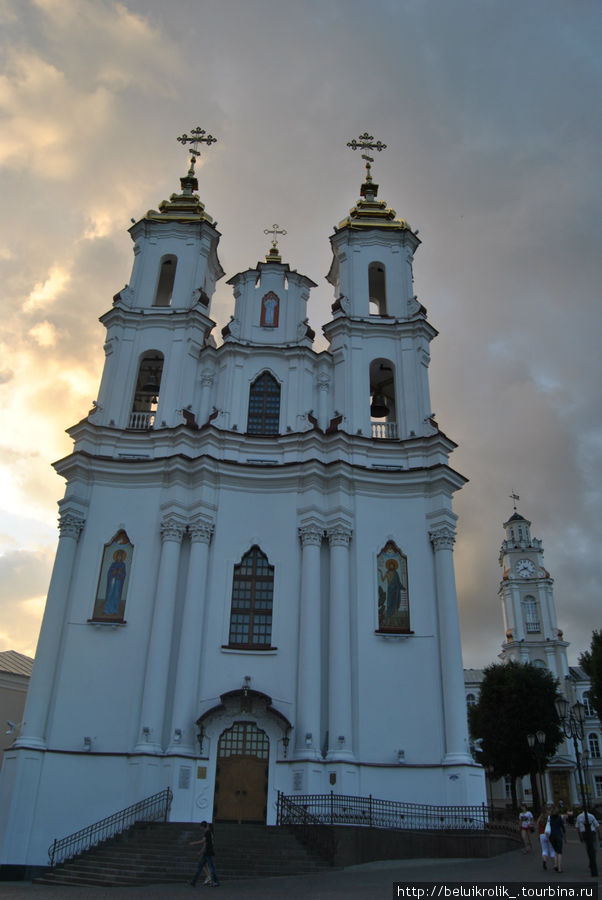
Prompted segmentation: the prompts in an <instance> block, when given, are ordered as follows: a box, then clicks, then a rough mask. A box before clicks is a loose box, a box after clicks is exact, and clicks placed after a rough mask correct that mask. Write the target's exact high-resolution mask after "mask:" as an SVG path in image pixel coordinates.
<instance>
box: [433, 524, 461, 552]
mask: <svg viewBox="0 0 602 900" xmlns="http://www.w3.org/2000/svg"><path fill="white" fill-rule="evenodd" d="M429 537H430V539H431V544H432V545H433V547H434V548H435V550H453V546H454V544H455V542H456V532H455V531H454V529H453V528H450V527H449V525H443V526H442V527H441V528H434V529H433V530H432V531H429Z"/></svg>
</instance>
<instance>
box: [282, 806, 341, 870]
mask: <svg viewBox="0 0 602 900" xmlns="http://www.w3.org/2000/svg"><path fill="white" fill-rule="evenodd" d="M296 800H297V798H296V797H295V799H294V800H293V799H292V797H287V796H286V795H285V794H283V793H282V791H278V803H277V813H276V821H277V824H278V825H286V826H288V827H289V828H291V829H293V830H294V831H295V833H296V835H297V837H298V838H299V840H300V841H301V843H302V844H305V845H306V846H308V847H310V848H311V849H312V850H314V851H315V852H316V853H318V855H319V856H321V857H322V858H323V859H325V860H326V861H327V862H329V863H330V864H331V865H332V864H333V863H334V856H335V850H336V837H335V833H334V830H333V828H332V827H331V825H330V824H329V823H325V822H323V821H322V820H321V819H319V818H318V817H317V816H314V815H312V813H310V812H308V810H307V809H306V808H305V807H304V806H299V805H298V804H297V802H296Z"/></svg>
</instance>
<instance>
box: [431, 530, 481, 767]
mask: <svg viewBox="0 0 602 900" xmlns="http://www.w3.org/2000/svg"><path fill="white" fill-rule="evenodd" d="M429 536H430V539H431V543H432V545H433V550H434V553H435V583H436V589H437V608H438V611H439V658H440V661H441V679H442V683H443V719H444V729H445V757H444V760H443V761H444V762H445V763H467V762H469V763H470V762H472V758H471V756H470V754H469V752H468V723H467V717H466V700H465V697H464V668H463V664H462V644H461V640H460V622H459V619H458V600H457V597H456V580H455V576H454V559H453V546H454V542H455V539H456V538H455V534H454V530H453V528H451V527H450V526H449V525H442V526H440V527H438V528H435V529H434V530H432V531H431V532H430V535H429Z"/></svg>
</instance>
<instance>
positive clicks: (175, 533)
mask: <svg viewBox="0 0 602 900" xmlns="http://www.w3.org/2000/svg"><path fill="white" fill-rule="evenodd" d="M184 531H185V528H184V526H183V525H182V523H181V522H180V520H179V519H176V518H175V517H174V516H165V518H164V519H162V521H161V540H162V541H176V542H177V543H180V542H181V540H182V538H183V537H184Z"/></svg>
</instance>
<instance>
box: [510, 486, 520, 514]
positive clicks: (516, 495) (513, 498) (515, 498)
mask: <svg viewBox="0 0 602 900" xmlns="http://www.w3.org/2000/svg"><path fill="white" fill-rule="evenodd" d="M510 499H511V500H514V512H516V501H517V500H520V497H519V496H518V494H515V493H514V491H513V492H512V493H511V494H510Z"/></svg>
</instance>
